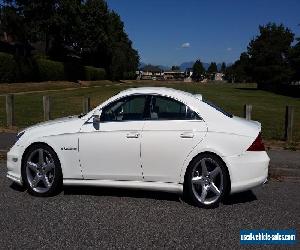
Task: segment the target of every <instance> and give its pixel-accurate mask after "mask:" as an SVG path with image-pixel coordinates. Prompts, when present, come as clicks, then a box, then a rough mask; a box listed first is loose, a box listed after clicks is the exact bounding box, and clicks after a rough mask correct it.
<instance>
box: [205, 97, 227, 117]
mask: <svg viewBox="0 0 300 250" xmlns="http://www.w3.org/2000/svg"><path fill="white" fill-rule="evenodd" d="M202 101H203V102H205V103H206V104H208V105H209V106H211V107H213V108H214V109H216V110H217V111H219V112H221V113H222V114H223V115H226V116H228V117H230V118H232V117H233V115H232V114H230V113H228V112H226V111H225V110H223V109H222V108H220V107H219V106H217V105H216V104H214V103H212V102H211V101H208V100H202Z"/></svg>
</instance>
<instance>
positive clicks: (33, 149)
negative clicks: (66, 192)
mask: <svg viewBox="0 0 300 250" xmlns="http://www.w3.org/2000/svg"><path fill="white" fill-rule="evenodd" d="M41 151H43V152H44V153H42V155H45V156H44V157H42V158H43V159H45V162H44V164H39V162H35V161H36V158H37V157H39V155H40V152H41ZM35 154H38V156H36V155H35ZM50 156H51V161H49V159H50ZM29 157H31V159H29ZM38 160H39V158H38ZM28 161H30V163H31V162H33V163H34V164H36V167H34V168H37V170H36V171H35V170H32V169H31V167H30V168H29V167H27V166H28V164H27V162H28ZM46 161H48V164H49V166H50V163H53V164H51V170H49V172H46V170H45V169H44V168H46V166H48V165H47V162H46ZM31 165H33V164H31ZM37 172H38V173H37ZM41 172H43V173H41ZM53 173H54V174H53ZM21 174H22V180H23V183H24V187H25V188H26V189H27V192H28V193H30V194H31V195H34V196H39V197H49V196H53V195H56V194H58V193H59V192H60V191H61V188H62V183H63V175H62V171H61V164H60V161H59V159H58V157H57V155H56V153H55V151H54V150H53V149H52V148H51V147H49V146H48V145H46V144H34V145H32V146H30V148H28V150H26V152H25V155H24V158H23V161H22V168H21ZM34 174H36V176H35V177H37V178H38V179H39V178H40V179H39V180H38V181H34V178H33V175H34ZM50 174H52V175H51V178H50ZM37 175H39V176H37ZM41 176H42V177H41ZM45 176H46V177H45ZM46 179H47V180H48V182H47V185H48V186H46V185H45V184H44V181H45V180H46ZM32 184H35V185H36V187H34V186H33V185H32ZM50 184H51V186H50ZM43 185H44V188H43ZM39 186H40V187H39Z"/></svg>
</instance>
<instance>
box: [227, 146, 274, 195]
mask: <svg viewBox="0 0 300 250" xmlns="http://www.w3.org/2000/svg"><path fill="white" fill-rule="evenodd" d="M224 160H225V162H226V164H227V167H228V170H229V175H230V180H231V192H230V193H237V192H242V191H245V190H249V189H252V188H254V187H257V186H260V185H262V184H264V183H265V182H266V181H267V178H268V166H269V162H270V158H269V156H268V155H267V153H266V152H265V151H259V152H250V151H247V152H245V153H244V154H241V155H238V156H231V157H225V159H224Z"/></svg>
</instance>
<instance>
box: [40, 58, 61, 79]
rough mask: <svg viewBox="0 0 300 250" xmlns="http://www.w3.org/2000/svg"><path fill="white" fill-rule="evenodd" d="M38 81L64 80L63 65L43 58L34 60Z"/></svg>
mask: <svg viewBox="0 0 300 250" xmlns="http://www.w3.org/2000/svg"><path fill="white" fill-rule="evenodd" d="M36 67H37V73H38V79H39V81H57V80H65V72H64V64H63V63H61V62H55V61H51V60H48V59H44V58H39V59H36Z"/></svg>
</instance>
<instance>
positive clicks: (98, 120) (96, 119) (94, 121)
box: [93, 115, 100, 123]
mask: <svg viewBox="0 0 300 250" xmlns="http://www.w3.org/2000/svg"><path fill="white" fill-rule="evenodd" d="M93 123H100V115H94V116H93Z"/></svg>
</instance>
